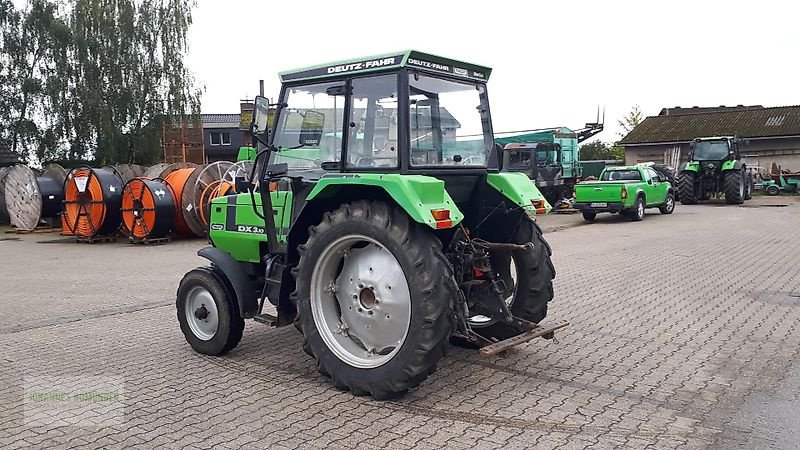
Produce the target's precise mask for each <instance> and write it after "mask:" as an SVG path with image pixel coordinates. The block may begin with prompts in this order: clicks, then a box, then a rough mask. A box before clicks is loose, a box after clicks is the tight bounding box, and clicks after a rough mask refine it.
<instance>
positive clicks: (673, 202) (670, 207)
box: [667, 197, 675, 211]
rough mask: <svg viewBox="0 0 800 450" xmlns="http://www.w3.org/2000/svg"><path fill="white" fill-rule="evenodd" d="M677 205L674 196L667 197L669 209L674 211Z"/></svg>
mask: <svg viewBox="0 0 800 450" xmlns="http://www.w3.org/2000/svg"><path fill="white" fill-rule="evenodd" d="M674 207H675V200H674V199H673V198H672V197H667V211H672V208H674Z"/></svg>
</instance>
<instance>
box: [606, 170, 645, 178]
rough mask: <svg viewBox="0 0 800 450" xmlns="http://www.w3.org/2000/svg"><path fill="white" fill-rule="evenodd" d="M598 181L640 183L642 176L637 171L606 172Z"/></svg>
mask: <svg viewBox="0 0 800 450" xmlns="http://www.w3.org/2000/svg"><path fill="white" fill-rule="evenodd" d="M600 179H601V180H602V181H642V174H640V173H639V171H638V170H607V171H605V172H604V173H603V177H602V178H600Z"/></svg>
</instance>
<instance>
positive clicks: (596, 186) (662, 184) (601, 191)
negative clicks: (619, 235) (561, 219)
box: [575, 166, 672, 210]
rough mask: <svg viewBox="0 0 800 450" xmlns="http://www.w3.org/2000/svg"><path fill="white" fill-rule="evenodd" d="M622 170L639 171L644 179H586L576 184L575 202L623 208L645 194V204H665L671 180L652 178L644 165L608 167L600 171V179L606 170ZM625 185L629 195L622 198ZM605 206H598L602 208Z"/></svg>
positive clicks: (586, 205)
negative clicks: (613, 205)
mask: <svg viewBox="0 0 800 450" xmlns="http://www.w3.org/2000/svg"><path fill="white" fill-rule="evenodd" d="M620 170H635V171H638V172H639V174H640V176H641V180H643V181H584V182H581V183H578V184H576V185H575V204H576V207H577V208H579V209H580V208H581V207H589V206H588V205H590V204H591V203H606V204H611V203H614V204H617V205H622V208H623V209H629V208H632V207H633V206H634V203H635V202H636V198H637V196H639V195H643V196H644V198H645V205H646V206H648V207H651V206H660V205H663V204H664V201H665V200H666V198H667V194H668V193H669V192H670V190H671V189H672V185H671V184H670V183H669V181H658V180H651V178H650V175H649V174H648V172H647V170H646V169H645V168H644V167H640V166H627V167H607V168H605V169H603V172H601V173H600V179H601V180H602V179H603V176H604V174H605V173H606V172H610V171H620ZM623 187H625V190H626V191H627V193H628V194H627V197H626V198H624V199H623V198H622V188H623ZM602 208H603V207H598V210H602Z"/></svg>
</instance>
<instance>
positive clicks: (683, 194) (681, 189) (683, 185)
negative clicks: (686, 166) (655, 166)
mask: <svg viewBox="0 0 800 450" xmlns="http://www.w3.org/2000/svg"><path fill="white" fill-rule="evenodd" d="M695 176H696V175H695V173H694V172H681V174H680V176H678V197H680V199H681V203H682V204H684V205H694V204H695V203H697V196H696V192H695V189H694V187H695V186H694V185H695Z"/></svg>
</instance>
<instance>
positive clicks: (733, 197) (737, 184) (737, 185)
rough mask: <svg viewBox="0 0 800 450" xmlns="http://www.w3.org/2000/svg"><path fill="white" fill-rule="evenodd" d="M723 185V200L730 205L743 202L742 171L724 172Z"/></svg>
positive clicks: (743, 183)
mask: <svg viewBox="0 0 800 450" xmlns="http://www.w3.org/2000/svg"><path fill="white" fill-rule="evenodd" d="M724 177H725V178H724V179H723V185H724V189H725V202H726V203H728V204H730V205H735V204H739V205H740V204H742V203H744V196H745V181H744V172H742V171H741V170H729V171H727V172H725V175H724Z"/></svg>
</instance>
